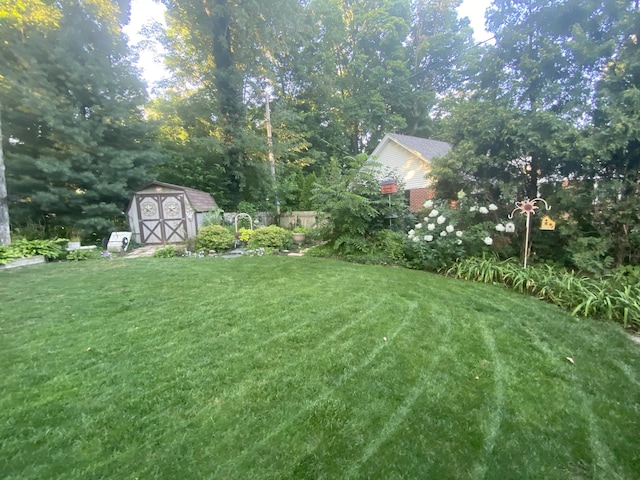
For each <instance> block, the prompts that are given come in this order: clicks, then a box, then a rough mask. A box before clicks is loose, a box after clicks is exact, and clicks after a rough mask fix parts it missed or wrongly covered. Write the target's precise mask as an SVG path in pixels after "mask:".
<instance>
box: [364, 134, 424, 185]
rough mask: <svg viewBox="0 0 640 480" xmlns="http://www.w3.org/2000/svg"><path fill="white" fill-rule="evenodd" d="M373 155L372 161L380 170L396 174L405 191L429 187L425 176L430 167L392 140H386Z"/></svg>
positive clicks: (419, 157)
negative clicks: (377, 164) (378, 165)
mask: <svg viewBox="0 0 640 480" xmlns="http://www.w3.org/2000/svg"><path fill="white" fill-rule="evenodd" d="M376 150H378V149H376ZM374 155H375V156H373V158H372V160H373V161H374V162H377V163H379V164H380V166H381V170H382V171H383V172H388V171H393V172H396V173H397V174H398V176H399V177H400V178H401V179H402V181H403V182H404V188H405V189H406V190H412V189H414V188H426V187H428V186H429V184H430V182H429V181H428V180H427V179H426V178H425V175H426V174H427V173H429V170H430V167H429V164H428V163H427V162H426V161H425V160H424V159H423V157H422V156H420V155H419V154H417V153H414V152H412V151H410V150H408V149H406V148H404V147H401V146H400V145H398V144H397V143H396V142H395V141H393V140H388V141H386V142H384V144H383V145H380V149H379V151H377V152H374Z"/></svg>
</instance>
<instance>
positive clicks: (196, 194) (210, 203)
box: [138, 180, 218, 212]
mask: <svg viewBox="0 0 640 480" xmlns="http://www.w3.org/2000/svg"><path fill="white" fill-rule="evenodd" d="M151 185H158V186H160V187H167V188H174V189H176V190H182V191H183V192H184V194H185V195H186V196H187V198H188V199H189V203H191V206H192V207H193V209H194V210H195V211H196V212H208V211H209V210H211V209H212V208H213V207H217V206H218V205H217V204H216V201H215V200H214V199H213V197H212V196H211V195H210V194H208V193H207V192H203V191H202V190H196V189H195V188H189V187H183V186H181V185H174V184H172V183H165V182H159V181H157V180H155V181H153V182H149V183H147V184H146V185H144V186H142V187H140V188H138V190H143V189H145V188H148V187H149V186H151Z"/></svg>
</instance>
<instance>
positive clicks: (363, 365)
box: [232, 317, 410, 462]
mask: <svg viewBox="0 0 640 480" xmlns="http://www.w3.org/2000/svg"><path fill="white" fill-rule="evenodd" d="M409 321H410V319H409V317H407V318H406V319H405V320H404V321H403V322H402V323H400V324H399V325H398V326H397V327H396V329H395V330H393V331H392V332H391V333H390V334H389V337H388V339H387V340H388V342H391V341H392V340H393V339H395V338H396V336H397V335H398V334H399V333H400V332H401V331H402V330H403V329H404V328H405V327H406V326H407V324H408V323H409ZM388 342H385V343H380V344H378V345H377V346H376V347H374V348H373V350H371V352H370V353H369V354H368V355H367V356H366V357H365V358H364V359H363V360H362V361H361V362H360V363H359V364H358V365H357V366H355V367H354V368H352V369H351V370H349V371H347V372H344V373H343V374H342V375H341V376H340V377H339V378H338V379H337V380H336V382H335V384H334V385H333V386H331V387H325V388H324V389H323V390H322V392H321V393H320V394H319V395H318V397H316V398H315V399H314V400H313V401H310V402H308V403H307V404H306V405H305V406H304V407H303V408H301V409H300V410H299V411H298V412H297V413H296V414H295V415H292V416H290V417H288V418H287V421H286V422H283V423H281V424H280V425H278V426H277V427H276V428H274V429H272V430H271V431H270V432H269V433H268V434H267V435H265V436H264V437H263V438H262V439H261V440H260V441H259V442H257V443H256V444H255V445H253V448H252V449H250V450H249V449H247V450H244V451H243V452H242V453H241V454H240V455H239V456H237V457H236V458H234V459H233V460H232V462H237V461H238V460H239V459H240V458H243V457H246V456H247V455H249V454H253V453H254V452H255V451H256V450H258V449H259V448H260V447H262V446H264V445H266V444H267V443H268V442H269V441H270V440H271V439H272V438H273V437H275V436H277V435H279V434H281V433H282V432H283V431H285V430H286V429H288V428H289V427H291V426H292V425H293V423H294V422H295V421H296V420H298V419H299V418H301V417H302V416H303V415H304V414H306V413H308V412H309V411H311V410H312V409H313V408H314V407H315V406H317V405H319V404H320V403H322V402H325V401H326V400H327V399H328V398H329V397H331V395H332V394H333V392H334V391H335V390H336V389H337V388H339V387H340V386H341V385H342V384H344V383H345V382H347V381H348V380H349V379H351V378H352V377H353V376H354V375H356V374H357V373H358V372H360V371H361V370H363V369H365V368H366V367H367V366H369V364H371V362H373V361H374V360H375V358H376V357H377V356H378V355H379V354H380V353H381V352H382V351H383V350H384V349H385V347H386V345H387V343H388Z"/></svg>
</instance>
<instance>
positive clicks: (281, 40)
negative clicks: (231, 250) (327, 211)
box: [164, 0, 301, 206]
mask: <svg viewBox="0 0 640 480" xmlns="http://www.w3.org/2000/svg"><path fill="white" fill-rule="evenodd" d="M164 3H165V5H166V6H167V23H168V30H167V32H166V36H165V38H164V43H165V45H166V46H167V50H168V52H169V53H168V55H167V65H168V67H169V69H170V70H171V71H172V72H174V75H175V80H176V82H174V84H173V85H172V88H173V93H171V95H172V97H173V99H172V101H173V102H174V103H176V102H181V101H184V102H187V103H188V102H190V100H189V99H190V98H198V99H200V101H202V102H203V104H202V105H201V108H198V112H199V115H198V120H197V121H198V123H200V124H201V125H202V126H205V128H204V129H205V130H206V131H200V132H196V130H193V129H192V130H191V137H190V142H189V143H190V144H192V145H193V142H196V143H200V144H203V145H207V146H209V147H211V148H210V149H209V150H208V151H202V150H201V151H200V156H199V158H201V159H202V160H203V162H204V164H205V165H207V166H208V167H207V168H210V169H211V171H215V172H217V173H216V178H210V180H216V179H217V181H216V184H217V185H224V190H226V195H224V197H226V198H224V199H223V201H222V203H223V205H225V206H234V205H235V204H237V203H238V202H239V201H240V200H241V199H255V198H259V197H264V192H265V190H268V188H269V185H268V183H269V177H266V178H263V177H264V175H263V173H264V167H265V162H264V160H265V159H266V155H265V150H266V141H264V140H262V141H260V138H259V135H257V134H256V124H255V122H254V119H253V118H251V117H252V112H250V111H249V109H250V107H252V106H254V105H255V104H256V103H258V102H261V101H262V99H263V88H264V87H266V85H267V82H265V80H267V79H272V80H278V79H277V74H276V73H275V72H274V68H276V67H277V66H278V61H279V60H282V59H283V58H286V54H287V42H289V41H290V40H292V39H294V38H295V37H296V36H297V34H296V30H297V29H296V28H294V27H295V24H296V23H295V22H296V18H298V16H299V15H300V14H301V6H300V4H299V3H298V2H297V1H295V0H272V1H270V2H257V1H248V0H245V1H240V2H232V1H228V0H205V1H204V2H203V1H193V0H166V1H165V2H164ZM281 79H282V78H281ZM281 79H280V80H281ZM277 84H278V85H279V84H280V83H277ZM185 121H186V124H187V125H188V124H189V120H188V119H187V118H185ZM260 133H262V132H260ZM184 167H185V168H189V167H188V165H187V164H184ZM267 171H268V170H267ZM265 182H266V183H265ZM213 187H214V186H213V185H211V186H209V187H207V188H206V189H211V188H213ZM212 193H213V192H212ZM219 193H220V194H222V192H219ZM247 197H249V198H247ZM251 197H254V198H251Z"/></svg>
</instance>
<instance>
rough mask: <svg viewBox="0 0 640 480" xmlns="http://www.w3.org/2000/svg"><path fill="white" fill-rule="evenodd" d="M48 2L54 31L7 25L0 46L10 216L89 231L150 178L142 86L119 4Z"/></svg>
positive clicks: (105, 222) (111, 217) (105, 0)
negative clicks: (54, 20)
mask: <svg viewBox="0 0 640 480" xmlns="http://www.w3.org/2000/svg"><path fill="white" fill-rule="evenodd" d="M50 8H53V11H54V13H55V14H56V15H57V17H58V21H57V26H56V28H53V29H48V30H46V29H43V28H42V27H41V26H40V25H38V24H25V25H22V28H13V29H8V30H7V31H6V33H7V35H6V36H5V39H6V41H5V42H4V45H2V46H0V60H1V62H2V64H3V65H6V66H7V69H6V72H7V73H6V74H5V76H4V77H3V79H2V91H1V93H2V97H0V104H2V107H3V112H2V113H3V127H4V131H3V133H4V136H5V141H4V144H3V146H4V151H5V161H6V175H7V187H8V191H9V194H10V197H11V198H12V203H11V208H12V221H14V222H15V223H20V222H24V221H26V220H27V219H36V220H37V219H42V218H49V219H52V218H55V221H56V222H59V223H63V224H66V225H73V226H75V227H77V228H79V229H83V230H85V231H87V232H96V234H97V233H100V232H104V231H105V230H108V229H110V228H112V227H113V225H114V223H115V222H120V221H121V220H123V215H122V211H123V210H124V208H125V206H126V202H127V199H128V197H129V194H130V191H131V189H132V188H134V187H135V186H137V185H140V184H142V183H144V182H145V181H146V180H147V179H148V178H149V167H150V166H151V165H153V163H154V162H155V158H156V154H154V153H153V152H152V151H151V149H150V148H149V147H150V145H149V127H148V126H147V125H146V123H145V122H144V118H143V111H142V108H141V107H142V105H143V104H144V102H145V101H146V93H145V90H144V85H143V84H142V82H141V81H140V80H139V79H138V77H137V75H136V72H135V70H134V69H133V67H132V64H131V57H130V52H129V51H128V48H127V46H126V40H125V37H124V36H123V34H122V31H121V26H122V25H123V24H125V23H126V22H127V20H128V2H125V1H118V2H115V1H110V0H93V1H86V2H83V3H78V2H74V1H71V0H64V1H61V2H56V3H55V4H54V6H53V7H50ZM14 199H15V200H14Z"/></svg>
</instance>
